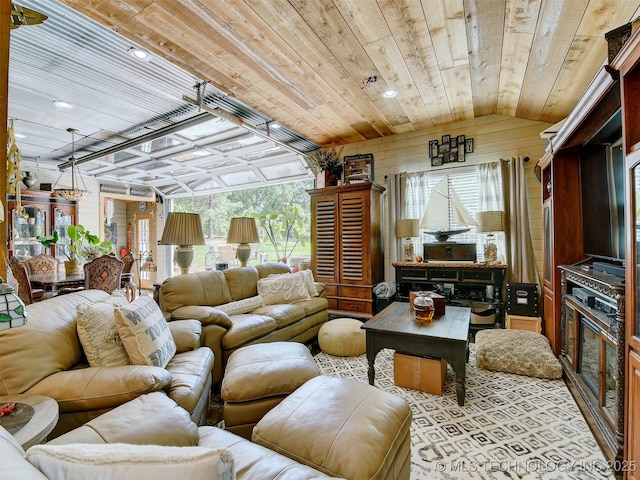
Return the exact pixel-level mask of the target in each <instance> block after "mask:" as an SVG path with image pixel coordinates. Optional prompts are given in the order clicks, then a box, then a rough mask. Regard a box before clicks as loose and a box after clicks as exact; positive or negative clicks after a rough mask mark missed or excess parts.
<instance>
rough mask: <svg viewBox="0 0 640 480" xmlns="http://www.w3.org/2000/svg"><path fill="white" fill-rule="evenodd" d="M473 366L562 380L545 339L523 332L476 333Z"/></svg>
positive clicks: (560, 367) (486, 331)
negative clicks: (474, 362)
mask: <svg viewBox="0 0 640 480" xmlns="http://www.w3.org/2000/svg"><path fill="white" fill-rule="evenodd" d="M476 366H477V367H479V368H485V369H487V370H496V371H499V372H507V373H517V374H518V375H527V376H529V377H536V378H554V379H557V378H562V366H561V365H560V362H559V361H558V359H557V358H556V357H555V355H554V354H553V352H552V351H551V347H550V345H549V340H547V337H545V336H544V335H541V334H539V333H535V332H529V331H525V330H501V329H490V330H481V331H479V332H478V333H476Z"/></svg>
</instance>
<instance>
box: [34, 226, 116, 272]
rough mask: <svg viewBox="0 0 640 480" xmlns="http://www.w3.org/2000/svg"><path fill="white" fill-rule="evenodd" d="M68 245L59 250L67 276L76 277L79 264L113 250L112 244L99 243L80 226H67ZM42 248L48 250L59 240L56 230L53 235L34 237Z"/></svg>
mask: <svg viewBox="0 0 640 480" xmlns="http://www.w3.org/2000/svg"><path fill="white" fill-rule="evenodd" d="M67 236H68V238H69V243H68V244H67V245H66V246H67V248H66V249H61V250H62V251H63V252H64V254H65V256H66V257H67V260H65V262H64V269H65V272H66V273H67V275H78V274H80V273H81V269H80V264H81V262H82V261H91V260H93V259H94V258H95V257H97V256H100V255H106V254H108V253H111V251H112V250H113V243H111V242H110V241H108V240H103V241H100V238H99V237H98V236H97V235H93V234H92V233H91V232H90V231H89V230H87V229H85V228H84V226H82V225H69V226H68V227H67ZM36 240H38V241H39V242H40V243H41V244H42V246H43V247H45V248H49V247H51V246H52V245H56V244H57V243H58V240H59V236H58V232H57V230H54V232H53V235H47V236H38V237H36Z"/></svg>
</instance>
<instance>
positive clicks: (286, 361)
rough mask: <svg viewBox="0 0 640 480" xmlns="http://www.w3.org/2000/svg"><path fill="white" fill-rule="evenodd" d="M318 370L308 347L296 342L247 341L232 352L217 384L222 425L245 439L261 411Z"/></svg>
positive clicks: (315, 374)
mask: <svg viewBox="0 0 640 480" xmlns="http://www.w3.org/2000/svg"><path fill="white" fill-rule="evenodd" d="M319 374H320V371H319V370H318V366H317V365H316V363H315V361H314V360H313V356H312V355H311V353H310V352H309V349H308V348H307V347H306V346H305V345H303V344H301V343H295V342H273V343H260V344H256V345H248V346H246V347H242V348H239V349H238V350H236V351H235V352H233V353H232V354H231V356H230V357H229V360H228V362H227V366H226V368H225V372H224V378H223V379H222V385H221V387H220V395H221V397H222V399H223V400H224V411H223V418H224V423H225V428H226V429H227V430H230V431H232V432H233V433H236V434H238V435H241V436H243V437H245V438H247V439H250V438H251V431H252V430H253V427H254V425H255V424H256V423H257V422H258V420H260V419H261V418H262V417H263V415H264V414H265V413H266V412H268V411H269V410H271V409H272V408H273V407H274V406H276V405H277V404H278V403H280V402H281V401H282V399H283V398H285V397H286V396H287V395H289V394H290V393H291V392H293V391H294V390H295V389H296V388H298V387H299V386H300V385H302V384H303V383H304V382H306V381H307V380H309V379H310V378H313V377H315V376H317V375H319Z"/></svg>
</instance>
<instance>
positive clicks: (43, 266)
mask: <svg viewBox="0 0 640 480" xmlns="http://www.w3.org/2000/svg"><path fill="white" fill-rule="evenodd" d="M24 263H25V264H26V267H27V272H28V273H29V275H55V274H57V273H58V266H59V262H58V259H57V258H56V257H54V256H53V255H47V254H46V253H40V254H38V255H34V256H33V257H31V258H27V259H26V260H25V261H24ZM32 288H33V287H32ZM59 293H69V291H68V289H66V288H61V289H59V290H58V289H55V290H52V291H47V290H45V291H44V293H43V294H42V300H44V299H45V298H51V297H55V296H56V295H58V294H59Z"/></svg>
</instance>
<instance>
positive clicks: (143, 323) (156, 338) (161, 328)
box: [115, 296, 176, 368]
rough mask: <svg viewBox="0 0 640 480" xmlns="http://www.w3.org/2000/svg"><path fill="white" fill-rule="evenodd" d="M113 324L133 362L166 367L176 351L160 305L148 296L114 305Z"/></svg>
mask: <svg viewBox="0 0 640 480" xmlns="http://www.w3.org/2000/svg"><path fill="white" fill-rule="evenodd" d="M115 313H116V326H117V327H118V332H119V333H120V336H121V337H122V342H123V344H124V348H125V349H126V351H127V354H128V355H129V359H130V360H131V363H133V364H134V365H155V366H156V367H162V368H164V367H166V366H167V364H168V363H169V361H170V360H171V359H172V358H173V356H174V355H175V353H176V343H175V342H174V340H173V336H171V331H170V330H169V325H167V321H166V320H165V318H164V316H163V315H162V312H161V311H160V307H158V305H157V304H156V302H154V301H153V299H152V298H151V297H146V296H145V297H139V298H138V299H136V300H135V301H133V302H131V303H130V304H129V305H126V306H123V307H117V308H116V309H115Z"/></svg>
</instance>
